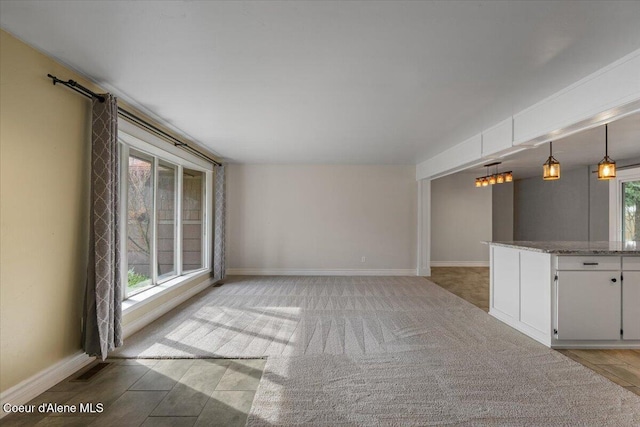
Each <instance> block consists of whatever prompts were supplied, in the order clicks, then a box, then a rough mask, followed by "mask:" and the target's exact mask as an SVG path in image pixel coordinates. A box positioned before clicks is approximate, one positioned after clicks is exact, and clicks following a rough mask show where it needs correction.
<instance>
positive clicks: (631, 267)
mask: <svg viewBox="0 0 640 427" xmlns="http://www.w3.org/2000/svg"><path fill="white" fill-rule="evenodd" d="M622 269H623V270H627V271H640V256H625V257H622Z"/></svg>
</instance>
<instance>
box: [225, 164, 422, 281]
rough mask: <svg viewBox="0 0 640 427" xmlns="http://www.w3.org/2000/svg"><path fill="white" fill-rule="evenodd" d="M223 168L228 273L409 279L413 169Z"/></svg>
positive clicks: (413, 223)
mask: <svg viewBox="0 0 640 427" xmlns="http://www.w3.org/2000/svg"><path fill="white" fill-rule="evenodd" d="M227 170H228V178H227V179H228V183H227V194H228V196H227V197H228V199H227V209H228V214H227V267H228V272H229V273H230V274H243V273H254V274H255V273H265V274H267V273H271V274H279V273H282V274H286V273H294V272H295V273H302V274H304V273H305V272H308V273H309V274H313V273H317V274H323V273H326V274H330V273H331V272H335V271H336V270H342V272H343V273H347V274H349V273H350V272H351V273H353V274H356V273H359V272H358V271H350V270H370V273H371V274H374V273H378V274H415V268H416V236H417V218H416V212H417V201H416V199H417V182H416V180H415V166H364V165H358V166H346V165H233V164H232V165H229V167H228V169H227ZM362 257H366V261H365V262H362V261H361V258H362ZM294 270H295V271H294ZM376 270H378V271H376ZM379 270H387V271H382V272H381V271H379ZM391 270H393V271H391Z"/></svg>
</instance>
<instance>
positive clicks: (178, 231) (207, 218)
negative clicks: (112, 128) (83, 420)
mask: <svg viewBox="0 0 640 427" xmlns="http://www.w3.org/2000/svg"><path fill="white" fill-rule="evenodd" d="M118 141H119V143H120V144H119V149H120V159H121V171H120V183H121V185H120V200H121V203H120V218H122V221H120V230H119V232H120V254H121V260H120V263H121V264H120V265H121V283H122V299H123V300H125V301H126V300H127V298H128V296H127V294H126V292H127V283H128V276H127V274H128V262H127V221H126V218H127V212H128V206H127V200H128V197H127V196H128V195H127V185H126V183H127V182H128V163H129V153H130V150H135V151H136V152H140V153H142V154H144V155H146V156H150V157H151V158H153V171H154V178H153V179H154V183H157V182H158V176H157V175H158V168H157V165H158V163H159V162H160V161H164V162H166V163H170V164H172V165H174V166H175V171H176V175H177V179H176V218H175V219H176V227H175V234H174V236H175V246H174V247H175V257H174V262H175V275H172V276H170V277H165V278H163V279H162V280H160V281H158V271H157V268H156V265H157V263H156V262H155V260H156V257H157V238H156V236H157V233H156V228H157V224H156V218H155V216H156V213H155V207H156V206H157V200H156V198H157V188H155V187H154V196H153V199H154V202H153V206H154V212H153V213H152V216H153V219H152V220H153V223H152V239H151V240H152V245H151V248H152V249H151V280H152V284H153V285H152V286H151V288H148V289H146V290H144V291H141V292H140V293H136V294H133V295H131V296H135V297H136V298H135V299H136V301H140V300H142V299H144V297H145V294H148V296H152V295H154V293H153V292H149V291H151V290H152V289H154V288H156V287H158V285H161V284H166V283H168V284H169V285H170V286H175V285H179V284H180V283H182V282H184V281H186V280H189V279H191V278H192V277H193V276H194V275H197V274H203V273H208V272H211V258H212V257H211V254H212V251H213V239H212V237H211V236H212V232H213V165H212V164H211V163H209V162H207V161H205V160H203V159H201V158H199V157H197V156H194V155H192V154H190V153H188V152H186V151H184V150H181V149H179V148H177V147H174V146H172V145H170V144H168V143H167V142H166V141H164V140H163V139H161V138H159V137H157V136H155V135H153V134H151V133H149V132H147V131H146V130H144V129H142V128H140V127H138V126H136V125H134V124H132V123H129V122H128V121H126V120H124V119H122V118H119V119H118ZM184 168H188V169H192V170H196V171H200V172H203V173H204V176H205V186H204V188H203V191H204V192H205V197H204V201H203V202H204V209H203V234H202V242H203V243H202V256H203V259H202V265H203V267H202V268H201V269H198V270H189V271H187V272H183V270H182V197H183V196H182V175H183V169H184Z"/></svg>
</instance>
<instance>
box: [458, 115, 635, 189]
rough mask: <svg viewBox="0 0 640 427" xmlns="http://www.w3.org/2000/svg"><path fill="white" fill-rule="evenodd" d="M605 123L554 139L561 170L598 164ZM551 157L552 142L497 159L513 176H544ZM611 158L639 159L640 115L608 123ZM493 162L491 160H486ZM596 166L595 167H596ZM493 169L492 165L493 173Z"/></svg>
mask: <svg viewBox="0 0 640 427" xmlns="http://www.w3.org/2000/svg"><path fill="white" fill-rule="evenodd" d="M604 145H605V129H604V126H598V127H597V128H593V129H589V130H586V131H583V132H578V133H575V134H573V135H571V136H568V137H566V138H562V139H559V140H556V141H553V156H554V157H555V158H556V159H557V160H558V161H559V162H560V166H561V175H562V171H567V170H571V169H575V168H578V167H581V166H587V165H596V164H597V163H598V162H599V161H600V160H602V158H603V157H604ZM548 157H549V144H548V143H544V144H541V145H539V146H537V147H535V148H530V149H527V150H524V151H520V152H518V153H516V154H513V155H511V156H508V157H505V158H502V159H497V160H496V161H501V162H502V164H501V165H499V166H498V167H499V170H500V171H508V170H511V171H513V175H514V179H522V178H530V177H534V176H540V177H542V164H543V163H544V162H546V161H547V158H548ZM609 157H611V158H612V159H613V160H615V161H616V162H618V163H621V162H624V161H625V160H634V163H635V162H636V161H637V162H640V114H633V115H630V116H627V117H625V118H622V119H620V120H618V121H615V122H613V123H609ZM487 163H492V161H487ZM595 169H596V168H595V167H594V168H593V170H595ZM486 171H487V169H486V168H483V167H475V168H472V169H468V170H466V171H464V173H470V174H474V175H476V176H478V177H479V176H484V175H486V174H487V172H486ZM493 171H494V168H490V172H491V173H493Z"/></svg>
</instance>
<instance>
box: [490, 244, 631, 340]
mask: <svg viewBox="0 0 640 427" xmlns="http://www.w3.org/2000/svg"><path fill="white" fill-rule="evenodd" d="M487 243H488V244H489V245H490V247H491V287H490V289H491V290H490V300H489V314H490V315H492V316H493V317H495V318H497V319H499V320H501V321H502V322H504V323H506V324H508V325H509V326H511V327H513V328H515V329H517V330H519V331H520V332H522V333H524V334H526V335H528V336H529V337H531V338H533V339H535V340H537V341H539V342H541V343H542V344H544V345H546V346H548V347H552V348H636V349H640V242H631V243H629V242H627V244H622V243H621V242H524V241H517V242H487Z"/></svg>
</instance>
